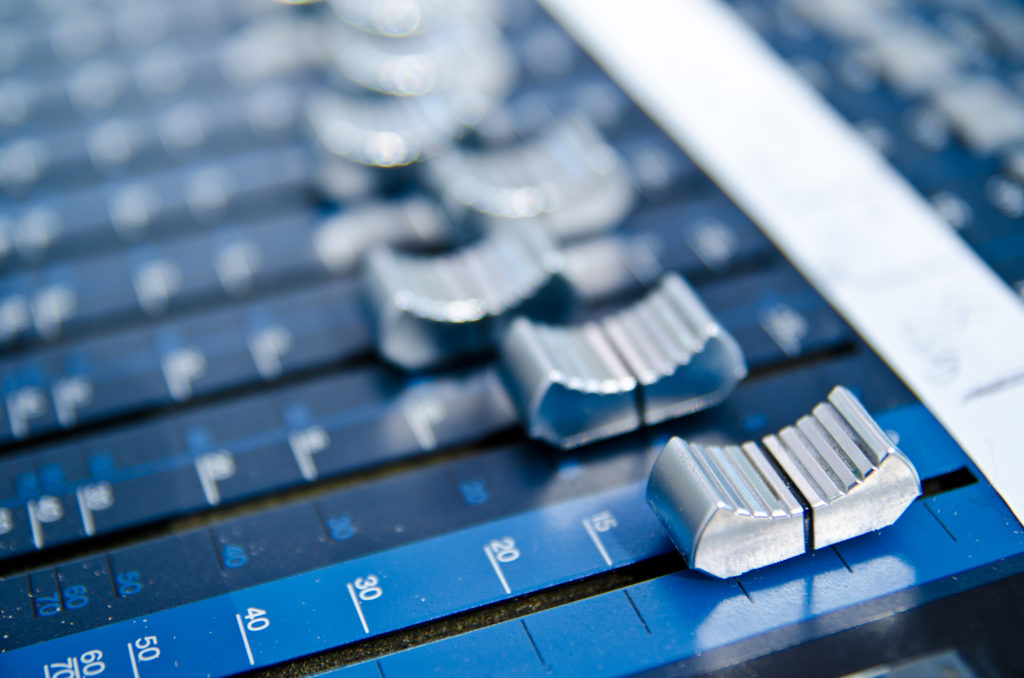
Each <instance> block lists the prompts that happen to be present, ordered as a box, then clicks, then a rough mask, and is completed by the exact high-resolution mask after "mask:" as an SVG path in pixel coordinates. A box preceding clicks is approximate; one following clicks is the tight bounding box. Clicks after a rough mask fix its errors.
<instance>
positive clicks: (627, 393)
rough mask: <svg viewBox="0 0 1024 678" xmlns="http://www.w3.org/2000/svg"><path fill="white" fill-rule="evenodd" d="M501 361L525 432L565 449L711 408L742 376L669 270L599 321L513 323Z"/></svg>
mask: <svg viewBox="0 0 1024 678" xmlns="http://www.w3.org/2000/svg"><path fill="white" fill-rule="evenodd" d="M501 360H502V367H503V371H504V374H505V378H506V382H507V383H508V385H509V390H510V392H511V393H512V395H513V399H514V400H515V401H516V403H517V405H518V407H519V410H520V414H521V415H522V417H523V421H524V422H525V423H526V428H527V432H528V433H529V434H530V436H532V437H534V438H539V439H541V440H545V441H547V442H549V443H552V444H554V445H558V446H560V447H563V448H570V447H577V446H579V445H584V444H587V443H590V442H593V441H595V440H601V439H602V438H608V437H611V436H614V435H619V434H621V433H626V432H628V431H632V430H634V429H636V428H638V427H639V426H641V425H642V424H645V423H647V424H652V423H657V422H660V421H663V420H665V419H668V418H672V417H678V416H682V415H685V414H690V413H692V412H696V411H698V410H702V409H705V408H707V407H710V406H712V405H715V404H717V403H719V402H721V401H722V400H724V399H725V397H726V396H728V394H729V393H731V392H732V390H733V389H734V388H735V387H736V384H737V383H739V381H740V380H741V379H742V378H743V377H744V376H746V373H747V368H746V364H745V362H744V360H743V354H742V352H741V351H740V348H739V346H738V344H736V341H735V339H733V338H732V336H731V335H729V333H728V332H726V331H725V329H723V328H722V327H721V326H720V325H719V324H718V323H717V322H716V321H715V320H714V318H713V317H712V316H711V314H710V313H709V312H708V310H707V309H706V308H705V307H704V305H703V304H702V303H701V302H700V300H699V299H698V298H697V296H696V294H694V292H693V290H691V289H690V287H689V286H688V285H687V284H686V282H684V281H683V279H682V278H681V277H679V276H678V275H677V274H675V273H671V274H668V275H666V276H663V277H662V279H661V281H660V282H659V283H658V284H657V285H656V286H655V287H654V288H653V289H652V290H651V291H650V292H648V293H647V295H646V296H645V297H644V298H643V299H641V300H639V301H637V302H636V303H635V304H633V305H632V306H630V307H629V308H627V309H625V310H623V311H620V312H618V313H615V314H613V315H611V316H609V317H607V318H604V319H603V320H601V321H599V322H590V323H585V324H582V325H569V326H552V325H545V324H542V323H538V322H535V321H532V320H528V319H526V318H517V319H516V320H515V321H514V322H513V323H512V324H511V325H510V326H509V328H508V330H507V331H506V332H505V335H504V337H503V339H502V345H501Z"/></svg>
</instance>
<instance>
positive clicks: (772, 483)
mask: <svg viewBox="0 0 1024 678" xmlns="http://www.w3.org/2000/svg"><path fill="white" fill-rule="evenodd" d="M920 493H921V484H920V480H919V479H918V476H917V471H916V470H915V469H914V466H913V464H912V463H911V462H910V460H908V459H907V457H906V456H904V455H903V453H902V452H900V451H899V450H898V449H897V448H896V447H895V446H894V445H893V443H892V441H890V440H889V438H888V437H886V435H885V434H884V433H883V432H882V430H881V429H880V428H879V427H878V424H876V423H875V421H874V420H873V419H872V418H871V415H869V414H868V413H867V411H865V409H864V407H863V406H862V405H861V404H860V402H859V401H858V400H857V399H856V398H855V397H854V396H853V394H851V393H850V392H849V391H848V390H847V389H845V388H843V387H841V386H839V387H836V388H835V389H833V390H832V392H831V393H830V394H829V397H828V401H827V402H824V403H821V404H819V405H818V406H817V407H815V408H814V410H813V412H812V414H811V415H809V416H805V417H802V418H801V419H800V420H799V421H798V422H797V424H796V426H793V427H786V428H784V429H783V430H782V432H781V433H779V435H777V436H775V435H770V436H767V437H765V438H764V439H763V440H762V444H761V445H758V444H757V443H756V442H747V443H743V444H742V445H739V446H737V445H726V446H703V445H698V444H695V443H688V442H687V441H685V440H682V439H681V438H673V439H672V440H670V441H669V443H668V445H667V446H666V447H665V449H664V451H663V452H662V453H661V456H660V457H659V458H658V460H657V462H655V464H654V469H653V470H652V471H651V477H650V481H649V483H648V486H647V501H648V502H649V503H650V505H651V507H652V508H653V509H654V512H655V513H656V514H657V516H658V518H659V519H660V520H661V522H662V524H664V526H665V528H666V530H667V531H668V534H669V536H670V537H671V538H672V541H673V542H674V543H675V545H676V547H677V548H678V549H679V551H680V552H681V553H682V554H683V555H684V556H686V557H687V559H688V560H689V562H690V566H691V567H693V568H695V569H698V570H702V571H704V572H707V573H709V574H712V575H715V576H716V577H733V576H736V575H739V574H742V573H744V572H747V571H749V570H753V569H756V568H759V567H764V566H766V565H770V564H772V563H777V562H780V561H782V560H786V559H787V558H792V557H793V556H796V555H800V554H801V553H804V552H806V551H810V550H813V549H817V548H822V547H825V546H829V545H831V544H834V543H836V542H838V541H842V540H844V539H849V538H851V537H855V536H858V535H861V534H866V533H868V532H871V531H874V530H878V529H881V528H883V527H886V526H888V525H891V524H892V523H893V522H895V521H896V519H897V518H899V516H900V515H901V514H902V513H903V512H904V511H905V510H906V509H907V507H908V506H909V505H910V504H911V502H913V501H914V499H915V498H916V497H917V496H918V495H920ZM808 530H810V532H808Z"/></svg>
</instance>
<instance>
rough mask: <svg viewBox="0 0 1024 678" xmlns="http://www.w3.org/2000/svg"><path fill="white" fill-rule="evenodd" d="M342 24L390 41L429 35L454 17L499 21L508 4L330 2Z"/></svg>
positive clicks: (484, 0)
mask: <svg viewBox="0 0 1024 678" xmlns="http://www.w3.org/2000/svg"><path fill="white" fill-rule="evenodd" d="M329 3H330V5H331V7H332V8H333V9H334V11H335V13H336V14H337V15H338V17H339V18H341V20H342V21H344V22H345V23H347V24H348V25H350V26H352V27H353V28H358V29H359V30H361V31H364V32H366V33H370V34H373V35H378V36H381V37H388V38H406V37H409V36H414V35H420V34H423V33H429V32H432V31H435V30H437V29H438V27H439V26H443V25H444V24H446V23H447V22H449V21H450V20H451V17H453V16H458V17H463V18H477V19H487V20H492V21H499V20H501V18H502V15H503V11H502V8H503V5H504V4H505V3H503V2H498V1H497V0H385V1H384V2H382V1H381V0H329Z"/></svg>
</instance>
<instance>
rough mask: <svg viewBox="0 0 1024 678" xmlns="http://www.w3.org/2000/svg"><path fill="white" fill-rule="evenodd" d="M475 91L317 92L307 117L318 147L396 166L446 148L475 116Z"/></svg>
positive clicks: (478, 102)
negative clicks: (404, 94) (413, 93)
mask: <svg viewBox="0 0 1024 678" xmlns="http://www.w3.org/2000/svg"><path fill="white" fill-rule="evenodd" d="M483 110H485V106H484V104H483V102H482V98H481V97H479V96H475V95H468V94H465V95H464V93H460V92H459V91H451V90H445V91H442V92H436V93H433V94H424V95H423V96H418V97H389V96H383V95H378V96H356V95H352V94H340V93H329V92H319V93H317V94H314V95H313V96H311V97H310V99H309V103H308V106H307V108H306V116H307V119H308V121H309V126H310V128H311V131H312V133H313V136H314V137H315V139H316V140H317V142H318V143H319V144H320V146H321V147H322V148H323V149H324V150H326V151H328V152H330V153H333V154H334V155H338V156H340V157H342V158H345V159H347V160H350V161H352V162H356V163H359V164H361V165H370V166H372V167H400V166H402V165H408V164H410V163H413V162H416V161H417V160H420V159H421V158H424V157H428V156H432V155H436V154H438V153H441V152H443V151H446V150H448V149H449V148H450V147H451V145H452V144H454V143H455V141H457V140H458V139H459V138H461V137H462V136H463V135H464V134H465V133H466V132H467V131H468V129H469V127H468V125H469V124H472V122H473V121H475V120H477V119H479V116H481V115H482V114H483Z"/></svg>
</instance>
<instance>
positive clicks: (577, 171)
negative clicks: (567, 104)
mask: <svg viewBox="0 0 1024 678" xmlns="http://www.w3.org/2000/svg"><path fill="white" fill-rule="evenodd" d="M427 172H428V178H429V180H430V181H431V182H432V183H433V184H434V185H435V186H436V187H437V189H438V191H439V192H440V194H441V196H442V200H444V202H445V204H446V205H447V206H448V207H449V209H450V210H451V211H452V212H453V214H455V215H457V216H458V215H461V214H463V213H466V212H469V213H471V214H475V215H476V216H478V217H480V218H481V220H482V221H483V222H484V224H485V225H487V226H490V227H494V228H498V227H507V226H508V225H509V224H510V223H511V222H515V221H521V220H524V219H534V218H543V221H544V223H545V225H546V226H547V228H549V229H550V230H551V231H552V233H555V234H556V235H557V237H558V239H559V240H566V239H570V238H573V237H579V236H582V235H591V234H594V233H598V232H602V231H606V230H608V229H610V228H612V227H613V226H615V225H616V224H617V223H619V221H620V220H621V219H622V218H623V217H624V216H625V215H626V214H627V213H628V212H629V210H630V208H631V207H632V205H633V202H634V198H635V195H634V190H633V187H632V185H631V183H630V180H629V177H628V175H627V174H626V171H625V169H624V167H623V163H622V160H621V159H620V158H619V156H618V154H617V153H616V152H615V151H614V150H613V149H612V148H611V147H610V146H608V145H607V144H606V143H605V141H604V139H602V137H601V135H600V133H599V132H598V131H597V129H596V128H595V127H594V124H593V123H591V122H589V121H587V120H586V119H584V118H581V117H570V118H565V119H563V120H560V121H558V122H556V123H554V124H552V125H551V126H549V127H548V128H546V129H545V130H544V131H543V132H542V133H541V134H539V135H538V136H537V137H535V138H533V139H532V140H530V141H527V142H526V143H525V144H516V145H515V146H514V147H511V148H502V149H497V150H467V149H453V150H452V152H451V153H447V154H445V155H444V156H443V157H440V158H437V159H436V160H434V161H432V162H431V163H430V164H429V165H428V166H427Z"/></svg>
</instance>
